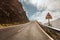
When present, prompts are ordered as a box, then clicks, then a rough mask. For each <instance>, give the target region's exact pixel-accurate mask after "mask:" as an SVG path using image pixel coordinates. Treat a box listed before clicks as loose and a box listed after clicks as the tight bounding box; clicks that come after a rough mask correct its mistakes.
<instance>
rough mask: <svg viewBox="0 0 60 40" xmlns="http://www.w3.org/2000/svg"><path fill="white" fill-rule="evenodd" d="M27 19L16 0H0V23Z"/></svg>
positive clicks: (26, 20)
mask: <svg viewBox="0 0 60 40" xmlns="http://www.w3.org/2000/svg"><path fill="white" fill-rule="evenodd" d="M28 21H29V20H28V18H27V16H26V13H25V11H24V10H23V8H22V4H21V3H20V2H18V0H0V24H6V23H15V22H19V23H26V22H28Z"/></svg>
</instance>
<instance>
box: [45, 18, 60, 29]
mask: <svg viewBox="0 0 60 40" xmlns="http://www.w3.org/2000/svg"><path fill="white" fill-rule="evenodd" d="M51 24H52V26H53V27H55V28H59V29H60V18H58V19H56V20H54V21H51ZM45 25H48V24H47V23H45Z"/></svg>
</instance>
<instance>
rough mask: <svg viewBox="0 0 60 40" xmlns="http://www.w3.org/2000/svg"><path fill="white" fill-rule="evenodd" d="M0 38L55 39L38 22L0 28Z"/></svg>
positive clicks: (11, 39)
mask: <svg viewBox="0 0 60 40" xmlns="http://www.w3.org/2000/svg"><path fill="white" fill-rule="evenodd" d="M0 40H53V39H52V38H51V37H50V36H49V35H48V34H46V33H45V31H44V30H43V29H42V28H41V27H40V26H39V25H38V23H37V22H29V23H27V24H23V25H17V26H15V27H9V28H3V29H0Z"/></svg>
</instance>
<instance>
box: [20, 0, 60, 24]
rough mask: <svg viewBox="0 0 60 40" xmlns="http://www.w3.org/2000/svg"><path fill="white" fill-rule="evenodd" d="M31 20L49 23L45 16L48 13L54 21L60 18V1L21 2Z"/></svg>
mask: <svg viewBox="0 0 60 40" xmlns="http://www.w3.org/2000/svg"><path fill="white" fill-rule="evenodd" d="M20 1H21V2H22V4H23V7H24V10H25V11H26V13H27V16H28V17H29V19H30V20H38V21H41V22H43V23H44V22H47V21H46V19H45V16H46V15H47V13H48V12H50V14H51V15H52V16H53V19H52V20H55V19H57V18H60V0H20Z"/></svg>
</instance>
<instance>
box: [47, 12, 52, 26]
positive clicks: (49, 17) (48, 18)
mask: <svg viewBox="0 0 60 40" xmlns="http://www.w3.org/2000/svg"><path fill="white" fill-rule="evenodd" d="M46 19H47V20H48V26H52V24H51V23H50V19H52V16H51V14H50V13H49V12H48V14H47V15H46Z"/></svg>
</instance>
